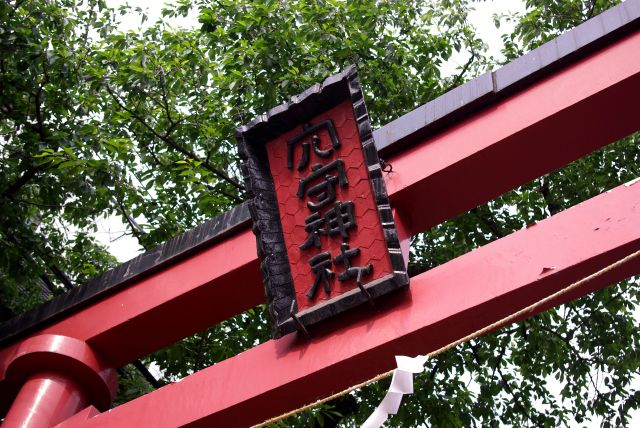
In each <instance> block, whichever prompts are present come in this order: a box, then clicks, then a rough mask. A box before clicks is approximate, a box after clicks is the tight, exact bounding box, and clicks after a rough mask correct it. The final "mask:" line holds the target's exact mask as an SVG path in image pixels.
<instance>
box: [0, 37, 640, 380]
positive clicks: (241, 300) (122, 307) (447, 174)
mask: <svg viewBox="0 0 640 428" xmlns="http://www.w3.org/2000/svg"><path fill="white" fill-rule="evenodd" d="M637 52H640V32H637V33H635V34H632V35H630V36H627V37H626V38H623V39H621V40H619V41H617V42H615V43H613V44H611V45H610V46H608V47H606V48H604V49H602V50H600V51H598V52H596V53H594V54H591V55H590V56H588V57H586V58H584V59H582V60H581V61H579V62H576V63H575V64H573V65H571V66H568V67H566V68H565V69H563V70H561V71H559V72H557V73H555V74H554V75H551V76H550V77H547V78H545V79H543V80H541V81H540V82H538V83H536V84H535V85H533V86H531V87H530V88H528V89H526V90H523V91H521V92H519V93H517V94H515V95H513V96H511V97H509V98H507V99H505V100H503V101H501V102H498V103H496V104H494V105H492V106H490V107H487V108H485V109H484V110H482V111H481V112H479V113H478V114H475V115H473V116H471V117H469V118H468V119H466V120H464V121H461V122H460V123H459V124H457V125H455V126H453V127H451V128H449V129H447V130H445V131H443V132H441V133H440V134H437V135H435V136H433V137H430V138H428V139H426V140H424V141H422V142H420V143H417V144H416V145H414V146H412V147H411V148H409V149H407V150H405V151H403V152H401V153H399V154H397V155H395V156H393V157H392V158H391V159H388V161H389V162H390V163H391V164H392V166H393V171H394V172H393V173H391V174H389V175H388V176H387V186H388V191H389V194H390V198H391V202H392V204H393V205H394V206H395V207H396V208H399V215H400V216H401V218H400V220H401V221H403V222H407V231H408V233H412V234H415V233H418V232H421V231H423V230H425V229H427V228H429V227H431V226H434V225H436V224H438V223H440V222H441V221H443V220H445V219H447V218H450V217H452V216H454V215H457V214H459V213H462V212H465V211H467V210H469V209H471V208H473V207H474V206H476V205H478V204H480V203H482V202H484V201H487V200H490V199H492V198H494V197H496V196H498V195H500V194H502V193H503V192H505V191H507V190H509V189H511V188H513V187H515V186H517V185H519V184H523V183H525V182H527V181H528V180H530V179H532V178H534V177H538V176H540V175H543V174H545V173H547V172H549V171H551V170H553V169H555V168H558V167H560V166H561V165H563V164H565V163H567V162H569V161H571V160H573V159H577V158H579V157H580V156H582V155H584V154H586V153H588V152H589V151H592V150H594V149H597V148H599V147H602V146H604V145H606V144H608V143H611V142H613V141H615V140H616V139H618V138H620V137H623V136H625V135H627V134H629V133H631V132H633V131H635V130H638V129H640V115H638V114H637V109H636V108H635V104H634V102H635V100H636V98H637V95H638V94H640V56H639V55H637ZM263 301H264V297H263V289H262V285H261V279H260V275H259V270H258V264H257V258H256V250H255V240H254V237H253V235H252V233H251V232H250V231H249V230H245V231H242V232H240V233H238V234H236V235H234V236H232V237H230V238H228V239H226V240H224V241H223V242H220V243H218V244H216V245H215V246H213V247H211V248H208V249H205V250H203V251H201V252H200V253H198V254H196V255H194V256H192V257H190V258H189V259H187V260H185V261H182V262H180V263H177V264H175V265H172V266H170V267H169V268H167V269H165V270H162V271H159V272H157V273H155V274H153V275H151V276H149V277H147V278H145V279H143V280H141V281H137V282H135V283H133V284H131V285H130V286H128V287H127V288H124V289H122V290H121V291H119V292H117V293H115V294H113V295H111V296H109V297H106V298H104V299H102V300H100V301H99V302H97V303H94V304H93V305H91V306H88V307H86V308H84V309H82V310H80V311H78V312H76V313H75V314H74V315H72V316H70V317H68V318H65V319H63V320H61V321H58V322H56V323H54V324H51V325H50V326H48V327H46V328H45V329H43V330H41V331H39V332H36V333H34V334H37V333H48V334H60V335H67V336H70V337H74V338H77V339H80V340H85V341H87V343H89V344H90V345H91V346H92V347H93V348H94V349H95V350H96V351H98V352H100V353H101V354H102V355H104V357H105V358H106V359H107V360H108V361H110V362H111V363H112V364H113V365H114V366H116V367H117V366H120V365H122V364H124V363H127V362H130V361H132V360H133V359H135V358H137V357H140V356H143V355H146V354H148V353H150V352H152V351H154V350H156V349H159V348H162V347H164V346H167V345H169V344H171V343H173V342H175V341H176V340H178V339H180V338H182V337H185V336H188V335H190V334H193V333H195V332H197V331H200V330H202V329H204V328H206V327H207V326H211V325H215V324H216V323H219V322H221V321H222V320H225V319H227V318H229V317H230V316H232V315H234V314H237V313H239V312H242V311H243V310H246V309H248V308H251V307H253V306H255V305H257V304H259V303H261V302H263ZM13 352H14V349H13V347H9V348H5V349H4V350H2V351H0V380H2V379H3V377H4V363H5V362H6V361H7V358H8V357H10V356H11V355H12V353H13Z"/></svg>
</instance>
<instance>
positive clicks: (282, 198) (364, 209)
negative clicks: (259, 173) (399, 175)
mask: <svg viewBox="0 0 640 428" xmlns="http://www.w3.org/2000/svg"><path fill="white" fill-rule="evenodd" d="M326 119H330V120H332V122H333V124H334V126H335V128H336V132H337V134H338V139H339V141H340V148H338V149H335V150H333V153H332V156H331V157H329V158H327V159H321V158H319V157H316V155H315V154H314V153H313V150H311V154H310V161H309V165H308V166H307V168H305V169H304V170H302V171H298V170H297V168H296V166H297V164H298V161H299V159H300V157H301V154H302V149H301V147H300V145H298V147H296V148H297V150H296V151H295V155H296V156H295V157H294V160H295V161H294V167H293V170H289V169H288V168H287V141H288V140H290V139H291V138H292V137H294V136H295V135H297V134H299V133H301V132H302V126H299V127H297V128H295V129H293V130H291V131H289V132H287V133H285V134H283V135H282V136H280V137H279V138H277V139H276V140H274V141H272V142H269V143H268V144H267V145H266V148H267V154H268V156H269V166H270V168H271V173H272V176H273V180H274V185H275V188H276V194H277V197H278V206H279V209H280V215H281V216H282V229H283V233H284V238H285V244H286V247H287V253H288V256H289V261H290V263H291V276H292V277H293V280H294V286H295V289H296V295H297V302H298V310H300V311H302V310H303V309H306V308H309V307H313V306H315V305H317V304H319V303H323V302H326V301H327V300H329V299H331V298H333V297H337V296H339V295H341V294H343V293H345V292H347V291H349V290H352V289H354V288H356V281H355V279H350V280H347V281H345V282H341V281H339V280H338V275H339V273H340V272H342V271H344V268H343V266H332V270H333V271H334V272H335V275H334V276H333V278H331V280H330V284H331V294H326V293H325V291H324V290H323V289H322V286H320V287H319V288H318V290H317V292H316V294H315V298H314V299H309V298H308V297H307V296H306V294H307V292H308V291H309V289H310V288H311V286H312V285H313V282H314V279H315V276H314V274H313V272H312V270H311V268H310V266H309V259H310V258H311V257H313V256H315V255H317V254H319V253H321V252H323V251H327V252H329V253H330V254H331V256H332V257H335V256H336V255H338V254H340V244H341V243H342V239H341V237H340V236H326V235H321V236H320V241H321V248H320V249H316V248H310V249H306V250H303V249H300V248H299V245H300V244H302V243H303V242H304V241H305V240H306V238H307V235H308V234H307V232H306V231H305V228H304V225H305V218H306V217H307V216H309V215H311V214H312V212H311V211H310V210H309V208H308V207H307V205H306V202H307V200H308V198H304V199H300V198H298V197H297V196H296V192H297V191H298V183H299V180H300V179H301V178H303V177H306V176H308V175H309V174H310V172H311V165H313V164H314V163H322V165H326V164H328V163H330V162H332V161H334V160H336V159H342V160H343V161H344V164H345V168H346V176H347V179H348V180H349V184H348V186H347V187H345V188H341V187H340V186H339V185H338V184H336V186H335V189H336V200H337V201H341V202H346V201H351V202H353V203H354V205H355V208H354V211H355V217H356V222H357V227H356V228H354V229H350V230H349V238H348V240H347V242H348V243H349V246H350V248H351V249H353V248H359V249H360V254H359V255H358V256H356V257H354V258H352V259H351V260H350V261H351V263H352V265H353V266H364V265H366V264H368V263H371V264H372V265H373V272H372V274H371V275H370V276H366V277H364V278H363V284H367V283H369V282H371V281H372V280H374V279H378V278H382V277H383V276H385V275H388V274H391V273H393V269H392V268H391V262H390V260H389V252H388V250H387V247H386V243H385V240H384V235H383V231H382V226H381V224H380V218H379V216H378V210H377V207H376V202H375V199H374V196H373V192H372V190H371V183H370V182H369V175H368V172H367V165H366V163H365V161H364V155H363V153H362V146H361V144H360V138H359V135H358V129H357V127H356V121H355V117H354V115H353V108H352V104H351V100H347V101H345V102H343V103H342V104H340V105H338V106H336V107H334V108H332V109H331V110H329V111H328V112H326V113H323V114H321V115H319V116H316V117H315V118H314V119H313V120H312V121H311V122H312V123H314V124H316V123H319V122H321V121H323V120H326ZM318 136H319V137H320V142H321V145H320V147H321V148H322V149H323V150H326V149H329V148H331V139H330V137H329V133H328V131H327V130H326V129H323V130H321V132H319V133H318ZM310 139H311V138H309V140H310ZM331 174H332V175H337V173H336V172H335V171H334V172H332V173H331ZM318 181H319V180H316V181H314V183H313V184H316V183H317V182H318ZM313 184H311V185H313ZM330 205H331V206H333V204H330ZM328 209H329V207H325V208H324V209H323V210H322V211H321V215H324V214H325V212H326V211H327V210H328Z"/></svg>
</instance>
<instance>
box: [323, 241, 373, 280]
mask: <svg viewBox="0 0 640 428" xmlns="http://www.w3.org/2000/svg"><path fill="white" fill-rule="evenodd" d="M358 254H360V248H353V249H351V250H350V249H349V244H347V243H346V242H343V243H342V244H341V245H340V254H338V255H337V256H335V257H334V258H333V263H334V264H335V265H336V266H337V265H339V264H343V265H344V272H342V273H340V275H338V280H340V282H344V281H347V280H348V279H350V278H356V282H358V284H360V283H361V281H362V277H363V276H364V275H370V274H371V272H373V265H371V263H369V264H368V265H366V266H351V260H350V259H352V258H353V257H355V256H357V255H358Z"/></svg>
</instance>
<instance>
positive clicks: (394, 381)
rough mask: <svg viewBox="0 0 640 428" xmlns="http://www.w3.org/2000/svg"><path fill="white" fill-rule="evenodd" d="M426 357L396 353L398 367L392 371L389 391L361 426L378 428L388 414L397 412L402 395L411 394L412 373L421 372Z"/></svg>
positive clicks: (363, 427)
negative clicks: (412, 356)
mask: <svg viewBox="0 0 640 428" xmlns="http://www.w3.org/2000/svg"><path fill="white" fill-rule="evenodd" d="M428 358H429V357H427V356H426V355H418V356H417V357H415V358H411V357H405V356H404V355H396V365H397V366H398V368H397V369H395V370H394V371H393V378H391V385H390V386H389V391H388V392H387V395H385V396H384V398H383V399H382V401H381V402H380V404H379V405H378V407H376V409H375V410H374V411H373V413H372V414H371V416H369V417H368V418H367V420H366V421H365V422H364V424H362V427H361V428H380V427H381V426H382V424H383V423H384V422H385V421H386V420H387V418H389V415H395V414H396V413H398V409H399V408H400V402H401V401H402V396H403V395H404V394H413V374H414V373H422V371H423V370H424V363H426V362H427V359H428Z"/></svg>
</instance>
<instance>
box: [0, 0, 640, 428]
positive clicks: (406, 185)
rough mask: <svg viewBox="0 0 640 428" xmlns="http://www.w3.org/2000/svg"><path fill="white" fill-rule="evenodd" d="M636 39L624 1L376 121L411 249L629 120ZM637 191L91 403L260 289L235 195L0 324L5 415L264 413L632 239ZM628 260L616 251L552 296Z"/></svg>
mask: <svg viewBox="0 0 640 428" xmlns="http://www.w3.org/2000/svg"><path fill="white" fill-rule="evenodd" d="M638 52H640V0H628V1H627V2H625V3H623V4H621V5H619V6H617V7H615V8H612V9H610V10H609V11H607V12H605V13H604V14H602V15H600V16H598V17H596V18H593V19H592V20H590V21H588V22H586V23H585V24H583V25H581V26H579V27H578V28H576V29H574V30H572V31H570V32H568V33H567V34H565V35H563V36H561V37H559V38H558V39H556V40H554V41H552V42H550V43H548V44H546V45H544V46H542V47H540V48H538V49H536V50H534V51H532V52H530V53H529V54H527V55H525V56H523V57H521V58H519V59H518V60H516V61H514V62H512V63H510V64H508V65H506V66H505V67H503V68H501V69H499V70H497V71H496V72H493V73H487V74H485V75H483V76H480V77H478V78H476V79H474V80H472V81H470V82H468V83H467V84H465V85H463V86H461V87H459V88H456V89H454V90H453V91H451V92H449V93H447V94H445V95H443V96H442V97H440V98H438V99H436V100H434V101H432V102H430V103H427V104H426V105H424V106H422V107H419V108H418V109H416V110H414V111H412V112H410V113H408V114H407V115H405V116H403V117H401V118H399V119H398V120H396V121H394V122H391V123H390V124H388V125H385V126H384V127H382V128H380V129H378V130H377V131H375V132H374V137H375V139H376V145H377V147H378V150H379V153H380V155H381V156H382V157H383V158H384V159H385V160H386V161H387V162H389V163H391V164H392V165H393V172H392V173H390V174H387V175H386V177H385V180H386V185H387V189H388V193H389V197H390V200H391V204H392V206H393V207H394V209H395V220H396V224H397V226H398V232H399V234H400V237H401V239H402V240H403V245H404V248H405V250H406V248H407V246H406V245H407V242H408V238H409V237H410V236H411V235H413V234H416V233H419V232H422V231H424V230H426V229H427V228H429V227H432V226H434V225H437V224H439V223H440V222H442V221H444V220H446V219H448V218H451V217H452V216H455V215H458V214H460V213H463V212H465V211H468V210H469V209H472V208H473V207H475V206H477V205H478V204H481V203H484V202H486V201H488V200H491V199H493V198H495V197H497V196H499V195H500V194H502V193H504V192H506V191H508V190H510V189H513V188H514V187H516V186H518V185H521V184H524V183H526V182H528V181H530V180H532V179H534V178H536V177H539V176H541V175H543V174H545V173H548V172H550V171H552V170H554V169H557V168H559V167H561V166H563V165H565V164H567V163H569V162H571V161H573V160H575V159H578V158H580V157H581V156H584V155H586V154H588V153H590V152H592V151H593V150H595V149H598V148H600V147H603V146H605V145H607V144H609V143H612V142H614V141H616V140H617V139H620V138H622V137H624V136H626V135H629V134H630V133H632V132H635V131H638V130H640V114H638V109H637V99H638V95H640V55H638V54H637V53H638ZM471 177H473V178H472V179H471ZM639 203H640V183H638V184H634V183H630V184H628V185H623V186H620V187H618V188H616V189H613V190H611V191H610V192H607V193H605V194H602V195H599V196H597V197H595V198H592V199H590V200H588V201H586V202H584V203H582V204H580V205H578V206H575V207H573V208H572V209H570V210H567V211H565V212H562V213H559V214H557V215H554V216H552V217H550V218H549V219H547V220H545V221H542V222H540V223H538V224H536V225H533V226H531V227H529V228H526V229H523V230H521V231H518V232H516V233H514V234H512V235H509V236H507V237H505V238H502V239H500V240H498V241H496V242H493V243H491V244H489V245H486V246H484V247H482V248H480V249H478V250H477V251H474V252H471V253H468V254H465V255H464V256H461V257H458V258H456V259H454V260H452V261H450V262H448V263H446V264H444V265H441V266H439V267H437V268H435V269H432V270H430V271H427V272H425V273H423V274H420V275H418V276H415V277H413V278H411V285H410V289H409V291H408V292H405V293H398V294H396V295H394V296H393V297H392V298H391V299H389V300H387V301H385V302H384V303H383V304H382V305H383V307H381V308H380V310H379V311H377V312H375V313H372V312H371V311H370V310H367V308H362V309H358V310H355V311H352V312H350V313H349V314H347V315H346V316H344V317H343V318H342V319H341V320H340V328H339V329H338V328H337V327H336V326H335V323H333V322H329V324H328V325H327V326H326V327H322V328H321V329H319V330H320V331H319V332H318V333H317V334H315V335H314V337H313V338H312V339H311V340H309V341H306V340H300V338H297V336H296V334H295V333H294V334H289V335H287V336H284V337H282V338H281V339H278V340H271V341H269V342H267V343H264V344H262V345H259V346H256V347H254V348H253V349H250V350H248V351H246V352H244V353H242V354H240V355H237V356H235V357H233V358H230V359H228V360H225V361H223V362H221V363H219V364H216V365H214V366H212V367H209V368H206V369H204V370H201V371H199V372H196V373H194V374H193V375H191V376H188V377H186V378H184V379H183V380H181V381H180V382H178V383H174V384H170V385H167V386H165V387H162V388H160V389H158V390H157V391H154V392H152V393H150V394H147V395H145V396H143V397H140V398H138V399H135V400H133V401H131V402H129V403H126V404H124V405H121V406H118V407H116V408H114V409H112V410H110V411H109V412H103V413H100V411H99V410H97V409H101V410H104V409H105V408H108V404H109V401H110V399H111V398H112V397H111V395H112V394H113V391H114V387H115V383H114V380H115V372H114V369H115V368H117V367H120V366H122V365H124V364H126V363H128V362H131V361H133V360H134V359H136V358H138V357H141V356H144V355H146V354H148V353H150V352H153V351H154V350H157V349H161V348H162V347H164V346H167V345H170V344H171V343H173V342H175V341H176V340H179V339H180V338H183V337H186V336H188V335H190V334H194V333H196V332H198V331H200V330H202V329H204V328H206V327H208V326H211V325H214V324H216V323H219V322H221V321H223V320H225V319H227V318H229V317H230V316H233V315H235V314H238V313H240V312H242V311H244V310H247V309H249V308H252V307H254V306H256V305H258V304H260V303H262V302H263V298H264V297H263V290H262V285H261V277H260V273H259V271H258V261H257V256H256V250H255V239H254V237H253V235H252V233H251V231H250V220H249V215H248V210H247V207H246V206H245V205H241V206H239V207H236V208H235V209H233V210H231V211H230V212H228V213H226V214H223V215H222V216H220V217H218V218H216V219H214V220H211V221H210V222H208V223H206V224H204V225H202V226H200V227H199V228H196V229H195V230H194V231H191V232H187V233H185V234H184V235H181V236H179V237H177V238H175V239H173V240H171V241H169V242H167V243H166V244H164V245H162V246H160V247H159V248H157V249H155V250H151V251H150V252H148V253H145V254H143V255H141V256H139V257H138V258H136V259H134V260H132V261H130V262H127V263H125V264H123V265H122V266H120V267H118V268H116V269H114V270H113V271H110V272H107V273H106V274H104V275H103V276H101V277H99V278H97V279H95V280H93V281H91V282H90V283H88V284H87V285H85V286H82V287H78V288H77V289H74V290H72V291H71V292H69V293H67V294H66V295H63V296H60V297H59V298H56V299H54V300H53V301H51V302H47V303H46V304H44V305H42V306H40V307H39V308H36V309H35V310H34V311H31V312H29V313H27V314H25V315H23V316H21V317H18V318H16V319H14V320H11V321H9V322H7V323H5V324H3V325H0V345H1V346H2V347H3V348H2V350H1V351H0V397H2V400H1V402H2V406H0V407H4V409H3V410H2V411H3V412H6V411H8V413H7V417H6V421H5V423H4V424H3V427H5V426H6V427H13V426H21V425H20V424H22V423H25V422H26V425H24V426H29V427H39V426H51V425H53V424H58V423H60V424H61V425H60V426H62V427H90V426H137V427H140V428H143V427H158V426H184V425H190V426H199V425H202V426H247V425H251V424H254V423H259V422H261V421H263V420H265V419H267V418H269V417H272V416H276V415H278V414H280V413H282V412H284V411H287V410H291V409H293V408H296V407H298V406H300V405H303V404H306V403H308V402H310V401H313V400H315V399H318V398H321V397H323V396H326V395H329V394H331V393H333V392H336V391H338V390H340V389H343V388H345V387H348V386H349V385H353V384H355V383H358V382H361V381H363V380H366V379H368V378H370V377H372V376H374V375H376V374H378V373H381V372H383V371H386V370H388V369H390V368H392V366H393V355H395V354H397V353H408V354H412V353H413V354H419V353H420V354H425V353H427V352H429V351H430V350H433V349H436V348H438V347H440V346H442V345H444V344H446V343H449V342H451V341H453V340H455V339H456V338H459V337H462V336H464V335H465V334H468V333H470V332H472V331H474V330H476V329H478V328H480V327H482V326H484V325H487V324H489V323H491V322H494V321H496V320H499V319H501V318H502V317H504V316H505V315H508V314H509V313H512V312H515V311H517V310H518V309H521V308H523V307H526V306H527V305H529V304H531V303H533V302H535V301H537V300H539V299H541V298H543V297H545V296H548V295H550V294H552V293H553V292H555V291H557V290H559V289H561V288H563V287H565V286H567V285H568V284H570V283H572V282H574V281H575V280H577V279H580V278H582V277H584V276H586V275H588V274H590V273H593V272H595V271H597V270H599V269H601V268H602V267H604V266H606V265H608V264H610V263H612V262H614V261H616V260H618V259H621V258H622V257H623V256H625V255H627V254H629V253H631V252H633V251H636V250H638V249H640V228H639V227H638V225H640V212H639V211H638V210H637V205H638V204H639ZM552 266H553V267H554V269H545V268H549V267H552ZM638 272H640V262H637V261H635V262H631V263H628V264H627V265H624V266H621V267H619V268H617V269H615V270H612V271H610V272H608V273H607V274H606V275H604V276H601V277H599V278H597V279H596V280H594V281H592V282H590V283H589V284H588V286H586V287H584V288H582V289H580V290H578V291H576V292H574V293H571V294H570V295H567V296H565V298H563V299H562V301H557V302H554V304H560V303H563V302H565V301H568V300H570V299H573V298H576V297H579V296H581V295H584V294H586V293H589V292H591V291H593V290H596V289H598V288H602V287H605V286H607V285H610V284H612V283H615V282H617V281H619V280H622V279H624V278H627V277H629V276H631V275H634V274H637V273H638ZM332 323H333V324H332ZM265 368H267V369H265ZM38 391H39V392H40V395H38V396H36V395H35V394H36V392H38ZM221 391H224V393H221ZM12 401H13V404H12ZM87 406H88V407H87ZM9 409H10V410H9ZM82 409H84V410H82ZM81 410H82V411H81Z"/></svg>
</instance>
